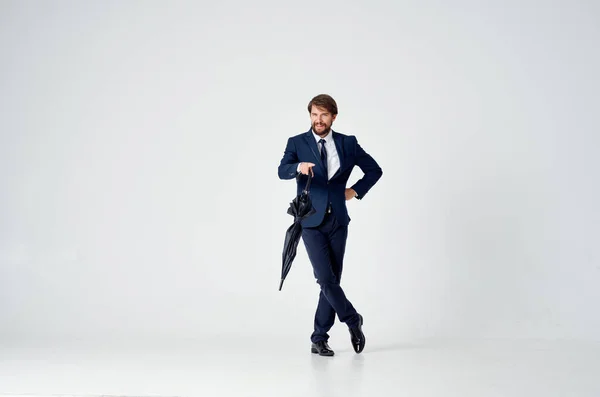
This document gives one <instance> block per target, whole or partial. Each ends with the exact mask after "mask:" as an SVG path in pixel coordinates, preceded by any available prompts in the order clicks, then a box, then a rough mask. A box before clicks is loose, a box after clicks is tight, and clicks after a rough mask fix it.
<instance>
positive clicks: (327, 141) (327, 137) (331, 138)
mask: <svg viewBox="0 0 600 397" xmlns="http://www.w3.org/2000/svg"><path fill="white" fill-rule="evenodd" d="M310 132H312V134H313V137H314V138H315V140H316V141H317V144H318V143H319V141H320V140H321V139H325V143H331V142H332V140H333V130H330V131H329V134H327V136H326V137H325V138H321V137H320V136H318V135H317V134H315V132H314V131H313V129H312V128H311V129H310Z"/></svg>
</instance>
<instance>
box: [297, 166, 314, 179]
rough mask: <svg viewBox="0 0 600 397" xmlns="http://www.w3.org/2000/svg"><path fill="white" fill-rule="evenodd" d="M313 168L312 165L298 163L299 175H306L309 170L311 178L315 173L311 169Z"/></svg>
mask: <svg viewBox="0 0 600 397" xmlns="http://www.w3.org/2000/svg"><path fill="white" fill-rule="evenodd" d="M314 166H315V165H314V164H313V163H300V173H302V174H304V175H308V171H309V170H310V174H311V176H315V172H314V171H313V169H312V167H314Z"/></svg>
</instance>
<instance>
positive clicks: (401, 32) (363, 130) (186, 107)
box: [0, 1, 600, 350]
mask: <svg viewBox="0 0 600 397" xmlns="http://www.w3.org/2000/svg"><path fill="white" fill-rule="evenodd" d="M599 11H600V10H599V6H598V4H597V3H594V2H592V1H589V2H584V1H579V2H576V1H568V2H567V1H553V2H543V1H510V2H503V3H502V4H500V3H497V2H496V3H492V2H488V3H487V4H484V2H475V1H461V2H451V3H448V2H442V1H437V2H436V1H427V2H423V1H404V2H391V1H390V2H383V1H376V2H373V1H369V2H366V1H365V2H347V1H344V2H342V1H334V2H323V3H318V2H304V1H303V2H296V3H293V4H292V3H291V2H276V1H254V2H243V1H235V2H232V1H223V2H191V1H190V2H182V1H179V2H159V1H155V2H152V1H143V2H142V1H140V2H134V1H127V2H120V1H101V2H78V1H72V2H68V1H52V2H47V1H2V2H0V49H1V54H2V62H1V64H0V92H1V94H0V131H1V141H0V182H1V189H2V190H1V196H0V200H1V202H0V204H1V206H0V337H1V341H2V343H3V344H5V345H9V346H14V345H28V344H38V343H66V342H68V341H75V340H79V341H85V340H89V341H96V342H100V341H106V342H107V343H112V342H116V341H124V342H125V343H127V342H128V341H136V342H138V341H149V342H151V343H172V342H173V341H186V340H188V341H189V340H201V341H205V342H206V341H208V342H213V341H214V342H215V343H216V342H217V341H221V342H219V343H230V342H231V341H234V340H235V338H239V340H240V341H243V343H245V342H248V341H252V340H259V339H258V338H265V337H266V338H269V337H276V338H278V340H279V341H280V342H278V347H279V348H281V349H282V350H285V349H286V345H287V346H291V345H298V344H303V343H304V344H306V345H307V346H308V343H309V336H310V333H311V331H312V319H313V315H314V310H315V307H316V302H317V297H318V291H319V289H318V285H317V284H316V282H315V280H314V278H313V275H312V269H311V266H310V263H309V261H308V258H307V255H306V251H305V248H304V246H303V243H302V242H301V243H300V246H299V248H298V256H297V258H296V260H295V262H294V265H293V268H292V271H291V273H290V275H289V276H288V279H287V280H286V282H285V284H284V287H283V290H282V291H281V292H279V291H278V285H279V275H280V269H281V250H282V248H283V239H284V234H285V230H286V228H287V227H288V226H289V225H290V224H291V222H292V218H291V217H290V216H289V215H287V214H286V210H287V207H288V205H289V202H290V201H291V200H292V199H293V198H294V195H295V181H293V180H287V181H282V180H279V179H278V177H277V166H278V164H279V161H280V159H281V157H282V155H283V150H284V148H285V144H286V141H287V138H288V137H290V136H292V135H296V134H299V133H301V132H304V131H307V130H308V128H309V126H310V124H309V115H308V111H307V109H306V106H307V103H308V101H309V100H310V99H311V98H312V97H313V96H315V95H317V94H320V93H328V94H331V95H332V96H333V97H334V98H335V99H336V100H337V102H338V105H339V111H340V113H339V116H338V119H337V120H336V122H335V123H334V129H335V130H337V131H339V132H342V133H345V134H350V135H356V136H357V138H358V141H359V143H360V144H361V145H362V146H363V148H364V149H365V150H366V151H367V152H368V153H370V154H371V155H372V156H373V157H374V158H375V159H376V160H377V161H378V162H379V164H380V165H381V167H382V168H383V171H384V174H383V177H382V179H381V180H380V182H379V183H378V184H377V185H375V187H374V188H373V189H372V190H371V191H370V192H369V193H368V194H367V195H366V197H365V198H364V200H362V201H358V200H353V201H350V202H348V208H349V211H350V216H351V217H352V221H351V224H350V227H349V237H348V246H347V251H346V259H345V266H344V276H343V279H342V284H343V286H344V287H345V290H346V292H347V294H348V296H349V298H350V299H351V300H352V302H353V303H354V305H355V306H356V307H357V309H358V310H359V311H360V312H361V313H363V314H364V317H365V331H366V332H367V335H368V338H369V341H370V343H371V346H375V345H376V344H379V345H380V346H385V344H391V343H402V341H407V340H414V339H421V338H445V339H448V338H449V339H452V338H470V339H480V338H538V339H579V340H595V341H598V340H599V338H600V316H598V305H599V303H600V289H599V288H598V285H599V284H600V255H599V253H600V239H599V236H600V212H599V210H598V205H599V204H598V203H600V187H599V185H598V183H599V181H600V171H599V170H600V160H599V158H600V157H599V156H598V150H599V149H600V138H599V131H600V123H599V122H598V111H599V109H600V102H599V100H598V93H599V91H600V83H599V81H600V80H599V78H598V70H600V55H599V52H598V48H599V47H600V28H599V25H598V20H599V17H600V13H599ZM361 176H362V172H361V171H360V169H358V168H356V169H355V171H354V172H353V174H352V177H351V180H350V181H349V186H350V185H351V184H352V183H353V182H354V181H356V180H357V179H358V178H360V177H361ZM206 336H221V337H227V338H228V339H210V338H209V339H205V337H206ZM334 336H335V338H336V339H332V345H333V346H334V347H336V346H342V345H343V346H345V344H346V343H349V342H348V341H347V340H346V339H347V338H348V336H347V331H346V330H345V327H344V326H343V325H340V323H339V322H338V321H336V325H335V326H334ZM281 338H283V341H282V339H281ZM225 340H226V341H228V342H223V341H225Z"/></svg>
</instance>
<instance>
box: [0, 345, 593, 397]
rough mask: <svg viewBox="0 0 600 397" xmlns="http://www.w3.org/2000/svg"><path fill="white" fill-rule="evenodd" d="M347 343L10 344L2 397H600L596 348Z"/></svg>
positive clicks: (1, 370) (0, 382)
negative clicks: (314, 346)
mask: <svg viewBox="0 0 600 397" xmlns="http://www.w3.org/2000/svg"><path fill="white" fill-rule="evenodd" d="M340 339H341V338H338V339H337V340H336V343H333V341H332V343H331V345H332V348H334V349H335V350H336V356H335V357H330V358H326V357H319V356H316V355H312V354H310V352H309V345H307V344H306V343H305V341H300V340H298V339H295V338H291V340H288V339H283V338H279V339H277V340H273V339H264V340H259V339H254V338H250V337H246V338H237V339H234V338H225V337H224V338H222V339H209V340H205V341H204V342H202V341H195V342H189V344H186V343H179V344H178V345H175V344H173V345H170V346H168V345H163V346H162V347H159V346H156V345H154V346H152V347H149V345H144V344H135V345H133V344H123V345H117V344H115V345H112V346H110V345H96V346H94V345H90V344H71V345H70V346H67V345H63V346H59V345H55V346H54V347H42V346H39V347H16V346H14V345H13V346H5V347H2V348H1V349H0V392H1V393H0V394H1V395H24V394H25V395H38V396H47V395H54V396H56V395H88V396H89V395H120V396H123V395H128V396H129V395H131V396H146V395H148V396H149V395H152V396H261V397H268V396H280V397H281V396H303V397H305V396H327V397H333V396H344V397H348V396H410V397H418V396H431V397H433V396H435V397H442V396H460V397H467V396H474V397H475V396H476V397H483V396H485V397H495V396H523V397H532V396H544V397H549V396H570V397H578V396H580V397H583V396H586V397H598V396H600V344H598V343H591V342H590V343H583V342H572V341H571V342H569V341H506V340H503V341H445V342H443V341H432V340H425V341H419V342H408V341H405V342H403V341H387V342H383V341H379V342H378V341H375V342H372V343H369V344H368V346H367V349H366V350H365V351H364V352H363V354H361V355H356V354H355V353H354V352H353V351H352V350H351V347H350V345H349V343H345V341H343V340H340ZM269 342H271V343H272V344H269Z"/></svg>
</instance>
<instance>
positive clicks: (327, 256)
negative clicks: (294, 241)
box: [278, 130, 383, 342]
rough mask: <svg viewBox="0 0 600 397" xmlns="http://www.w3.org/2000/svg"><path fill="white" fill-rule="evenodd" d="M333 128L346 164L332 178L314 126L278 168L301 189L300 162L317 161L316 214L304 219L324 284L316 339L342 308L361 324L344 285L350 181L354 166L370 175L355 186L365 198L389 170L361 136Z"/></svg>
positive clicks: (291, 144) (349, 321)
mask: <svg viewBox="0 0 600 397" xmlns="http://www.w3.org/2000/svg"><path fill="white" fill-rule="evenodd" d="M330 133H331V134H332V137H333V139H334V142H335V147H336V150H337V152H338V156H339V159H340V168H339V170H338V171H337V173H336V174H335V175H333V176H332V177H331V179H329V180H328V177H327V173H326V169H325V167H324V164H323V163H322V161H321V156H320V154H319V153H320V152H319V148H318V146H317V142H316V140H315V138H314V135H313V132H312V130H309V131H308V132H305V133H302V134H299V135H296V136H293V137H290V138H289V139H288V141H287V145H286V148H285V152H284V154H283V158H282V159H281V162H280V164H279V170H278V172H279V178H280V179H294V178H295V179H296V183H297V194H300V193H301V192H302V190H303V189H304V187H305V185H306V181H307V178H308V177H307V176H306V175H302V174H299V173H298V172H297V167H298V164H299V163H300V162H310V163H314V164H315V166H314V167H313V171H314V177H313V180H312V182H311V188H310V197H311V200H312V203H313V206H314V207H315V209H316V213H315V214H313V215H311V216H310V217H308V218H306V219H305V220H304V221H303V222H302V226H303V230H302V240H303V241H304V245H305V247H306V251H307V253H308V257H309V259H310V261H311V264H312V267H313V273H314V275H315V278H316V279H317V283H318V284H319V285H320V287H321V292H320V294H319V303H318V305H317V310H316V313H315V323H314V332H313V334H312V336H311V340H312V342H318V341H322V340H325V341H326V340H328V339H329V335H328V334H327V332H328V331H329V330H330V329H331V327H332V326H333V323H334V321H335V315H336V313H337V315H338V318H339V320H340V321H341V322H343V323H346V325H347V326H348V327H355V326H356V325H357V324H358V321H359V318H358V314H357V312H356V309H355V308H354V307H353V306H352V304H351V303H350V301H349V300H348V299H347V298H346V296H345V294H344V291H343V290H342V288H341V286H340V281H341V276H342V268H343V259H344V252H345V249H346V238H347V236H348V224H349V223H350V216H349V215H348V209H347V208H346V196H345V190H346V183H347V182H348V178H349V177H350V174H351V173H352V169H353V168H354V166H358V167H359V168H360V169H361V170H362V171H363V173H364V175H363V177H362V178H361V179H360V180H358V181H357V182H356V183H355V184H354V185H353V186H352V187H351V188H352V189H354V190H355V191H356V193H357V194H358V196H357V198H358V199H359V200H360V199H362V198H364V197H365V195H366V194H367V192H368V191H369V190H370V189H371V188H372V187H373V185H375V183H376V182H377V181H378V180H379V178H381V176H382V174H383V171H382V170H381V167H379V165H378V164H377V162H376V161H375V160H374V159H373V157H371V156H370V155H369V154H368V153H367V152H365V151H364V150H363V149H362V148H361V147H360V145H359V144H358V141H357V139H356V137H355V136H352V135H344V134H341V133H339V132H335V131H333V130H332V131H331V132H330Z"/></svg>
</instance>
